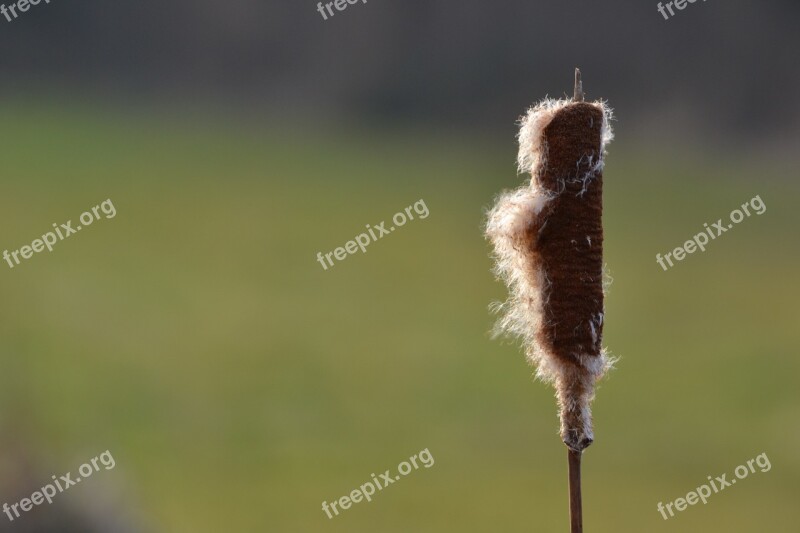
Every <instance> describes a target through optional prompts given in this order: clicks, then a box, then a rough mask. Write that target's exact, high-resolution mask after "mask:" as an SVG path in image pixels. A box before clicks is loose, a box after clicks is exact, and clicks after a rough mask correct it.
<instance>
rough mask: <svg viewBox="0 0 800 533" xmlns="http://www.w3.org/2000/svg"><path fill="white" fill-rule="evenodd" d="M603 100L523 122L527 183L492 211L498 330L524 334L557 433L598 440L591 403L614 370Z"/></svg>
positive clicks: (543, 106)
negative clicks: (606, 317)
mask: <svg viewBox="0 0 800 533" xmlns="http://www.w3.org/2000/svg"><path fill="white" fill-rule="evenodd" d="M610 119H611V110H610V109H609V108H608V107H607V106H606V105H605V104H604V103H603V102H595V103H585V102H582V101H577V102H576V101H573V100H552V99H547V100H544V101H542V102H541V103H539V104H538V105H536V106H534V107H533V108H531V109H530V110H529V111H528V113H527V115H526V116H525V117H523V118H522V119H521V121H520V126H521V127H520V133H519V143H520V151H519V157H518V163H519V167H520V170H521V171H524V172H528V173H530V175H531V180H530V183H529V184H526V185H524V186H522V187H520V188H519V189H517V190H515V191H512V192H506V193H504V194H502V195H501V196H500V197H499V198H498V200H497V203H496V205H495V206H494V208H492V210H491V211H490V212H489V217H488V223H487V228H486V235H487V238H488V239H489V240H490V241H491V242H492V244H493V245H494V257H495V260H496V266H495V273H496V274H497V276H498V277H499V278H500V279H502V280H504V281H505V282H506V283H507V284H508V287H509V298H508V300H507V301H506V302H505V303H503V304H499V305H495V309H496V310H497V311H498V312H500V314H501V318H500V320H499V321H498V323H497V327H496V332H504V333H509V334H512V335H515V336H519V337H520V338H521V339H522V341H523V344H524V347H525V352H526V356H527V358H528V360H529V361H530V362H531V364H533V365H534V367H535V368H536V373H537V376H538V377H539V378H540V379H542V380H544V381H547V382H550V383H553V384H554V386H555V388H556V397H557V399H558V403H559V408H560V415H561V437H562V440H563V441H564V443H565V444H566V445H567V446H568V447H570V448H571V449H573V450H575V451H582V450H583V449H584V448H586V447H587V446H588V445H589V444H591V442H592V440H593V439H594V436H593V431H592V420H591V411H590V403H591V400H592V398H593V396H594V390H595V383H596V381H597V380H598V379H599V378H600V377H601V376H602V375H603V374H604V373H605V372H606V371H607V370H608V368H609V367H610V366H611V360H610V358H609V357H608V356H607V354H606V353H605V350H604V349H603V348H602V333H603V227H602V171H603V158H604V155H605V148H606V145H607V144H608V142H610V141H611V139H612V137H613V134H612V132H611V128H610V126H609V121H610Z"/></svg>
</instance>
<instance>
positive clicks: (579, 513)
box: [567, 449, 583, 533]
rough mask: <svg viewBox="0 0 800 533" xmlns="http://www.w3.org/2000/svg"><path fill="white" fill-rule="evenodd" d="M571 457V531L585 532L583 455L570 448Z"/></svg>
mask: <svg viewBox="0 0 800 533" xmlns="http://www.w3.org/2000/svg"><path fill="white" fill-rule="evenodd" d="M567 451H568V459H569V521H570V531H571V533H583V510H582V501H581V455H583V452H576V451H574V450H571V449H568V450H567Z"/></svg>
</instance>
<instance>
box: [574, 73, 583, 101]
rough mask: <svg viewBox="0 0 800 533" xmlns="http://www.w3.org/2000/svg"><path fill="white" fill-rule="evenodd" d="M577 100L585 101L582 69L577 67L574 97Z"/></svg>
mask: <svg viewBox="0 0 800 533" xmlns="http://www.w3.org/2000/svg"><path fill="white" fill-rule="evenodd" d="M572 100H573V101H575V102H583V82H582V81H581V71H580V70H578V69H577V68H576V69H575V93H574V96H573V97H572Z"/></svg>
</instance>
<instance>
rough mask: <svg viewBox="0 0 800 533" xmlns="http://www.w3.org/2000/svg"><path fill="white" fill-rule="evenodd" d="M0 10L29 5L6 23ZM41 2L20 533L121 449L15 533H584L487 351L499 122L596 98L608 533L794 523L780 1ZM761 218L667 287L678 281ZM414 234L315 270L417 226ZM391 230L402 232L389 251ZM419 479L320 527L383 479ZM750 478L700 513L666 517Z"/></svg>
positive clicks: (16, 224) (776, 528)
mask: <svg viewBox="0 0 800 533" xmlns="http://www.w3.org/2000/svg"><path fill="white" fill-rule="evenodd" d="M6 4H9V3H8V2H6ZM656 4H657V2H652V3H650V2H639V3H636V5H633V4H632V3H631V2H629V1H626V0H605V1H604V2H592V1H591V0H574V1H571V2H555V1H551V2H530V1H527V0H506V1H504V2H497V3H490V2H487V1H486V0H459V1H458V2H456V1H454V0H403V1H402V2H400V1H391V0H382V1H380V2H377V1H376V2H372V1H370V2H368V3H366V4H364V3H359V4H358V5H353V6H351V7H350V8H348V9H347V11H345V12H342V13H338V14H337V15H336V16H335V17H333V18H331V19H329V20H323V19H322V17H321V16H320V15H319V13H318V12H317V10H316V1H314V0H312V1H309V2H274V1H271V0H267V1H264V0H232V1H231V2H227V3H225V4H224V5H223V4H222V3H220V2H219V1H218V0H170V1H169V2H164V1H162V2H148V1H134V0H115V1H114V2H108V1H105V2H104V1H102V0H85V1H83V2H66V1H65V2H61V1H58V2H57V1H53V2H50V3H49V4H45V3H40V4H38V6H35V7H32V8H31V9H30V10H28V11H27V12H24V14H22V15H21V16H20V17H18V18H17V19H15V20H13V21H11V22H6V20H5V17H2V15H0V49H2V50H3V53H2V54H0V172H2V180H0V253H2V251H3V250H6V249H7V250H9V251H13V250H17V249H19V248H20V247H22V246H24V245H30V244H31V242H32V241H33V240H34V239H37V238H40V237H41V236H42V235H43V234H44V233H45V232H47V231H49V230H50V229H51V228H52V224H54V223H56V224H60V223H65V222H66V221H67V220H72V221H73V225H77V224H78V221H77V219H78V217H79V216H80V215H81V213H83V212H84V211H86V210H90V209H91V208H92V207H93V206H96V205H99V204H100V203H101V202H103V201H105V200H107V199H110V200H111V202H112V203H113V205H114V206H115V208H116V210H117V215H116V216H115V217H114V218H111V219H105V218H104V219H102V220H100V221H97V222H95V223H93V224H92V225H91V227H87V228H84V229H83V230H82V231H81V232H80V233H79V234H76V235H72V236H70V237H69V238H68V239H67V240H64V241H62V242H59V243H57V244H56V246H55V249H54V250H53V252H52V253H47V252H43V253H40V254H36V255H34V256H33V257H32V258H31V259H29V260H27V261H24V263H23V264H22V265H20V266H17V267H15V268H13V269H11V268H8V266H7V264H6V263H5V261H3V260H0V302H2V305H0V505H1V504H2V503H8V504H13V503H15V502H17V501H19V500H20V499H22V498H25V497H30V496H31V493H32V492H33V491H34V490H37V489H38V488H39V487H41V486H42V485H44V484H46V483H48V482H50V480H51V476H52V475H63V474H64V473H66V472H75V471H76V470H77V469H78V467H79V466H80V465H81V464H82V463H84V462H87V461H89V460H90V459H91V458H93V457H95V456H97V455H99V454H100V453H102V452H103V451H105V450H108V451H109V452H110V453H111V454H112V455H113V457H114V459H115V461H116V467H115V468H114V469H113V470H108V471H105V470H103V471H101V472H98V473H96V474H94V475H93V476H92V478H91V480H87V481H85V482H83V483H81V484H80V486H76V487H73V488H71V489H70V490H69V491H68V492H65V493H63V494H60V495H58V496H57V498H56V500H55V503H54V504H53V505H52V506H45V507H41V506H39V507H36V508H35V509H34V510H33V511H31V512H29V513H26V514H25V515H24V516H23V517H22V518H20V519H19V520H16V521H14V522H10V521H8V520H7V519H6V518H5V515H4V514H2V513H0V533H6V532H10V533H206V532H209V533H212V532H213V533H218V532H234V533H250V532H254V533H255V532H264V531H267V532H275V533H309V532H313V533H318V532H321V533H340V532H341V533H344V532H346V533H361V532H370V533H372V532H375V533H442V532H445V533H448V532H459V533H472V532H475V533H483V532H487V531H500V532H511V533H515V532H523V531H536V532H544V533H550V532H563V531H566V529H567V524H568V512H567V487H566V481H567V475H566V452H565V449H564V446H563V444H561V442H560V439H559V438H558V435H557V429H558V420H557V417H556V407H555V401H554V399H553V393H552V391H551V390H550V389H549V388H547V387H545V386H544V385H542V384H540V383H535V382H534V381H533V378H532V374H533V371H532V369H531V368H529V367H528V366H527V364H526V363H525V361H524V357H523V355H522V353H521V350H520V348H519V347H518V346H517V345H516V343H515V342H513V341H501V340H492V339H491V338H490V335H489V332H490V331H491V329H492V326H493V322H494V320H495V317H493V316H492V315H491V314H490V313H489V311H488V306H489V304H490V303H491V302H493V301H497V300H502V299H504V298H505V295H506V289H505V287H504V286H503V285H502V284H501V283H499V282H496V281H495V280H494V279H493V278H492V274H491V272H490V271H491V267H492V264H491V260H490V257H489V252H490V249H489V245H488V243H487V242H485V240H484V238H483V224H484V218H485V211H486V209H487V208H489V207H490V206H491V205H492V202H493V199H494V198H495V196H496V195H497V194H499V193H500V191H501V190H503V189H510V188H514V187H517V186H518V185H519V184H520V183H522V182H523V180H524V179H525V177H524V176H519V175H517V174H516V168H515V158H516V152H517V145H516V141H515V139H514V136H515V134H516V128H515V125H514V121H515V119H516V118H517V117H518V116H520V115H521V114H523V113H524V111H525V109H526V106H529V105H531V104H532V103H534V102H535V101H537V100H538V99H540V98H543V97H544V96H546V95H550V96H553V97H560V96H562V95H564V94H567V93H571V91H572V75H573V68H574V67H576V66H578V67H580V68H581V69H582V72H583V79H584V88H585V90H586V94H587V98H589V99H596V98H604V99H607V100H608V102H609V105H610V106H611V107H613V108H614V110H615V112H616V115H617V116H618V119H619V120H618V121H617V122H615V123H614V126H615V130H616V133H617V140H616V141H615V142H614V143H612V144H611V146H610V154H609V157H608V159H607V165H606V175H605V185H604V188H605V228H606V248H605V255H606V262H607V267H608V271H609V273H610V275H611V276H612V277H613V283H612V285H611V288H610V293H609V295H608V298H607V313H606V324H605V344H606V345H607V346H608V348H609V350H610V351H611V352H612V353H613V354H614V355H616V356H618V357H620V362H619V364H618V368H617V369H616V370H615V371H614V372H612V373H611V375H610V376H609V378H608V379H607V380H606V381H604V382H603V384H602V386H601V388H600V390H599V392H598V395H597V400H596V402H595V404H594V412H595V417H596V441H595V444H594V445H593V446H592V447H591V448H590V449H589V450H588V451H587V453H586V455H585V460H584V467H583V468H584V506H585V508H584V521H585V523H586V531H587V533H588V532H592V533H604V532H608V533H619V532H624V533H628V532H630V533H641V532H648V533H650V532H662V531H663V532H681V533H695V532H698V533H699V532H702V533H706V532H709V531H733V532H742V533H749V532H752V531H763V530H769V531H770V532H776V533H783V532H788V533H797V531H798V530H799V528H798V523H800V509H798V507H797V501H798V497H800V454H798V453H797V450H798V449H800V392H799V391H800V387H798V376H799V375H800V359H798V345H800V343H799V342H798V341H800V323H799V322H798V320H799V319H800V313H798V310H797V302H798V301H800V284H798V282H797V279H796V272H797V270H798V260H800V247H798V239H797V229H798V223H799V222H800V212H799V211H798V208H797V203H798V200H800V195H799V194H798V193H800V185H798V180H797V177H798V171H797V169H798V163H800V158H798V151H797V147H798V146H800V135H798V134H799V133H800V128H798V124H800V100H798V99H797V98H794V97H793V94H792V92H793V88H794V87H797V86H798V85H800V69H797V68H791V66H792V65H795V64H797V52H798V50H800V33H798V32H797V28H796V21H797V20H798V17H800V3H798V2H797V1H796V0H771V1H769V2H758V1H756V0H740V1H738V2H710V1H709V2H695V3H693V4H687V7H686V9H685V10H680V11H678V12H677V14H676V16H675V17H673V18H671V19H670V20H664V19H663V18H662V16H661V15H660V14H659V13H658V10H657V7H656ZM756 195H760V197H761V199H762V200H763V202H764V203H765V205H766V207H767V210H766V212H765V213H764V214H763V215H760V216H755V215H754V216H751V217H749V218H746V219H745V220H744V221H743V222H742V223H740V224H739V225H737V226H736V227H735V228H733V229H731V230H730V231H728V232H727V233H725V234H724V235H722V236H721V237H719V238H718V239H716V240H714V241H712V242H711V243H709V244H708V248H707V250H706V251H705V252H703V253H694V254H692V255H690V256H688V257H687V258H686V259H684V260H683V261H682V262H681V263H679V264H677V265H676V266H675V267H673V268H671V269H670V270H668V271H666V272H664V271H663V270H662V269H661V267H659V266H658V264H657V263H656V260H655V257H656V254H657V253H661V254H662V255H663V254H666V253H667V252H669V251H671V250H673V249H674V248H676V247H677V246H680V245H682V244H683V243H684V242H685V241H686V240H687V239H689V238H691V237H692V236H693V235H695V234H697V233H698V232H700V231H702V230H703V223H709V224H711V223H713V222H715V221H716V220H717V219H720V218H722V219H725V218H727V217H728V214H729V213H730V212H731V210H733V209H736V208H738V207H739V206H741V204H743V203H745V202H748V201H749V200H750V199H751V198H753V197H754V196H756ZM419 200H423V201H424V202H425V204H426V205H427V207H428V209H429V210H430V215H429V216H428V217H427V218H426V219H424V220H420V219H417V220H414V221H412V222H409V223H408V224H407V225H405V226H404V227H403V228H402V230H398V231H395V232H393V233H392V234H391V235H389V236H386V237H384V238H382V239H381V240H379V241H377V242H375V243H372V244H371V245H370V246H369V248H368V249H367V252H366V253H364V254H362V253H358V254H356V255H352V256H349V257H348V258H347V259H346V260H344V261H341V262H337V263H336V265H335V266H333V267H332V268H329V269H328V270H323V268H322V267H321V266H320V264H319V263H318V262H317V253H318V252H322V253H323V254H324V253H328V252H331V251H332V250H334V249H335V248H337V247H339V246H343V245H344V244H345V243H346V242H347V241H349V240H351V239H353V238H354V237H355V236H356V235H358V234H360V233H361V232H362V231H364V229H365V225H367V224H370V225H372V226H376V225H377V224H380V223H381V221H387V222H388V221H390V219H391V217H392V216H393V215H394V214H395V213H396V212H398V211H402V210H404V209H405V208H406V207H407V206H411V205H413V204H414V203H415V202H417V201H419ZM390 224H391V223H389V224H387V225H390ZM426 448H427V449H428V450H429V451H430V453H431V455H432V456H433V458H434V459H435V465H434V466H433V467H431V468H428V469H424V468H423V469H420V470H418V471H414V472H413V473H411V474H410V475H408V476H407V477H405V478H403V479H402V480H400V481H399V482H397V483H395V484H393V485H392V486H391V487H388V488H386V489H385V490H384V491H381V492H380V493H378V494H376V495H375V497H374V499H373V501H372V502H371V503H366V502H362V503H358V504H356V505H354V506H353V507H351V508H350V509H348V510H346V511H344V512H343V513H342V514H341V515H339V516H337V517H335V518H334V519H330V520H329V519H328V518H327V516H326V514H325V513H324V512H323V511H322V508H321V505H322V502H323V501H328V502H331V501H334V500H336V499H338V498H340V497H341V496H344V495H347V494H349V493H350V492H351V491H352V490H353V489H356V488H357V487H359V486H360V485H362V484H363V483H365V482H367V481H369V480H370V479H371V474H372V473H376V474H380V473H382V472H384V471H386V470H387V469H388V470H391V471H394V469H396V468H397V465H398V463H400V462H401V461H404V460H406V459H408V458H409V457H410V456H412V455H414V454H417V453H419V452H420V451H421V450H423V449H426ZM762 453H766V454H767V456H768V457H769V459H770V462H771V464H772V469H771V470H770V471H769V472H766V473H761V472H758V473H756V474H752V475H751V476H750V477H748V478H747V480H746V481H744V480H743V481H741V482H739V483H737V484H736V485H735V486H733V487H730V488H728V489H726V490H725V491H723V492H722V493H719V494H715V495H713V496H712V497H711V498H710V499H709V501H708V504H707V505H698V506H693V507H690V508H689V509H688V510H686V511H684V512H682V513H679V514H678V516H676V517H675V518H672V519H670V520H669V521H664V520H663V519H662V517H661V515H660V514H659V512H658V511H657V508H656V506H657V504H658V503H659V502H663V503H664V504H666V503H668V502H671V501H673V500H675V499H676V498H679V497H685V496H686V494H687V493H688V492H689V491H691V490H693V489H695V488H696V487H697V486H699V485H701V484H703V483H705V482H706V480H707V476H714V477H716V476H719V475H721V474H723V473H727V474H728V477H731V475H732V474H733V471H734V469H735V468H736V467H737V466H739V465H741V464H744V463H746V461H748V460H750V459H752V458H754V457H756V456H758V455H759V454H762Z"/></svg>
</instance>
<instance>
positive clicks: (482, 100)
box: [0, 0, 800, 147]
mask: <svg viewBox="0 0 800 533" xmlns="http://www.w3.org/2000/svg"><path fill="white" fill-rule="evenodd" d="M656 5H657V2H654V1H645V2H636V3H633V2H627V1H622V0H607V1H603V2H596V1H571V2H531V1H523V0H510V1H504V2H496V3H493V2H488V1H478V0H466V1H459V2H452V1H451V2H447V1H420V0H406V1H403V2H388V1H381V0H371V1H370V2H369V3H367V4H361V3H358V4H355V5H352V6H350V7H349V8H348V9H347V10H345V11H344V12H341V13H337V14H336V15H335V16H334V17H333V18H330V19H329V20H327V21H326V20H323V18H322V17H321V16H320V14H319V13H318V12H317V11H316V4H315V3H314V2H311V1H304V2H261V1H256V0H236V1H232V2H219V1H211V0H192V1H189V0H173V1H169V2H166V1H165V2H154V1H130V0H122V1H115V2H103V1H73V0H70V1H67V0H54V1H53V2H52V3H51V4H50V5H45V4H40V5H39V6H38V7H33V8H32V9H31V10H30V11H29V12H28V13H25V14H24V15H23V16H21V17H20V18H19V19H17V20H15V21H14V22H11V23H7V22H5V21H4V20H2V19H0V48H2V50H3V53H2V54H1V55H0V79H1V80H2V81H0V84H2V85H1V86H2V88H3V89H4V90H5V91H7V92H11V93H17V92H20V91H22V92H28V91H48V90H49V91H58V92H64V91H67V90H70V89H71V90H72V91H74V92H75V93H77V94H80V95H82V96H91V97H95V96H101V97H106V98H126V99H132V101H137V100H145V101H147V102H152V101H153V99H154V98H155V99H158V100H161V101H164V102H167V103H170V104H171V103H173V102H178V103H180V104H182V105H189V106H192V105H193V106H197V107H203V106H205V105H208V104H209V103H211V102H214V103H215V104H216V105H223V106H225V105H227V106H229V107H231V108H238V109H241V110H243V112H244V113H245V114H247V115H252V114H254V113H257V114H258V116H262V115H263V116H265V117H267V118H270V119H273V120H274V119H280V118H283V119H284V120H285V121H286V122H295V123H297V122H298V121H301V120H305V121H312V120H313V121H318V120H320V119H330V120H341V119H342V118H347V119H348V120H356V121H360V122H371V121H373V122H380V123H381V124H383V125H385V123H386V121H388V122H389V123H397V124H407V123H412V122H413V123H419V122H425V123H441V124H445V125H448V126H455V127H458V128H465V127H466V128H473V129H479V130H481V131H490V132H491V131H500V130H503V129H510V128H511V127H512V126H511V125H510V119H512V118H515V117H516V116H518V115H519V114H520V112H521V109H523V108H524V106H526V105H529V104H530V103H532V101H533V100H534V99H537V98H539V97H541V96H543V95H544V94H549V95H551V96H560V95H563V94H564V93H565V92H568V91H569V89H570V83H571V69H572V67H574V66H580V67H582V69H583V70H584V75H585V80H586V87H587V92H588V96H589V97H590V98H598V97H603V98H604V99H608V100H610V101H611V102H613V106H614V107H615V109H616V110H617V114H618V115H620V116H624V117H625V127H626V128H630V130H631V132H632V133H633V135H632V137H634V136H637V135H655V136H657V137H659V138H660V137H662V136H663V137H666V138H667V139H671V140H673V141H675V140H680V139H683V140H688V141H702V142H704V143H714V144H720V143H728V142H737V141H742V140H744V141H747V142H749V143H753V142H756V143H758V144H759V145H760V144H762V143H763V142H765V141H766V142H773V141H775V140H776V139H782V140H784V141H785V140H786V137H792V138H793V140H796V130H797V128H796V124H797V122H798V118H800V103H798V98H797V97H796V95H795V92H796V88H797V86H798V82H800V69H798V68H796V65H797V53H798V50H799V49H800V33H798V32H797V28H796V24H797V21H798V15H800V4H798V3H797V2H795V1H792V0H782V1H779V0H772V1H768V2H755V1H741V0H740V1H736V2H722V1H719V0H711V1H708V2H696V3H694V4H689V5H688V6H687V7H686V9H684V10H683V11H677V13H676V16H675V17H673V18H671V19H670V20H664V19H663V17H662V16H661V15H660V14H659V13H658V11H657V9H656ZM67 88H69V89H67ZM750 146H751V147H752V146H753V145H752V144H751V145H750Z"/></svg>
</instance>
